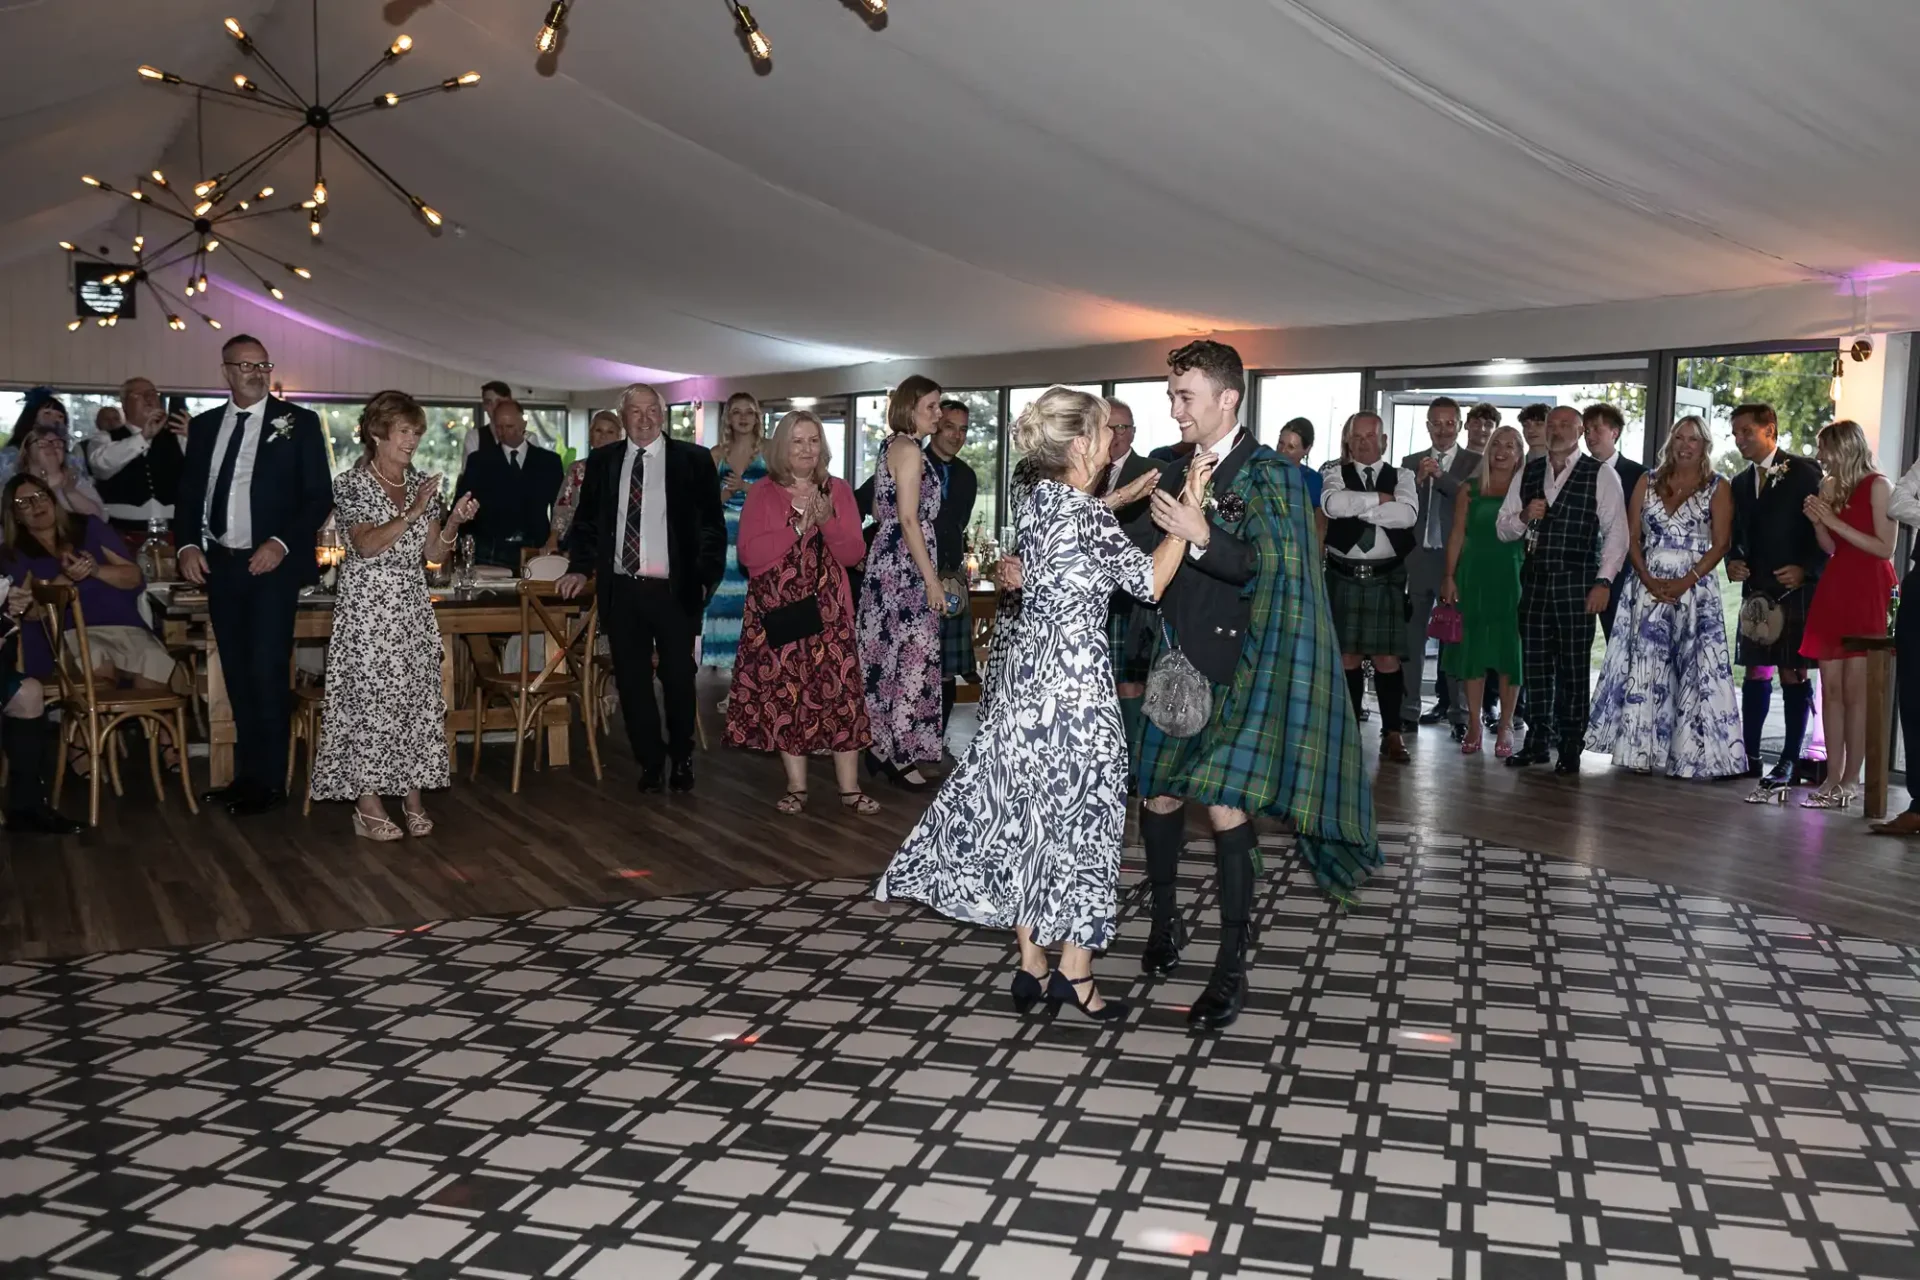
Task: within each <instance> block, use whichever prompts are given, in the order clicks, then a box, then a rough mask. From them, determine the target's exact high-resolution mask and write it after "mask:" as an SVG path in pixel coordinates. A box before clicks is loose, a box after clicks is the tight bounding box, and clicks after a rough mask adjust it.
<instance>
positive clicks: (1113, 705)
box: [874, 387, 1210, 1021]
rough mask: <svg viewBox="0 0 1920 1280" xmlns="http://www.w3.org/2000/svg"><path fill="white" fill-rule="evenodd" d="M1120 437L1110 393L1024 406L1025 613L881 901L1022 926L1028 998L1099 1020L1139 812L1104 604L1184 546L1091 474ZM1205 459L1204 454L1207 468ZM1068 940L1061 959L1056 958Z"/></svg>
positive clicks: (1144, 580) (1107, 1004)
mask: <svg viewBox="0 0 1920 1280" xmlns="http://www.w3.org/2000/svg"><path fill="white" fill-rule="evenodd" d="M1111 439H1112V433H1111V432H1110V431H1109V430H1108V428H1107V407H1106V402H1105V401H1104V400H1101V399H1100V398H1099V397H1097V396H1091V395H1088V394H1086V393H1085V392H1081V391H1071V390H1068V389H1066V388H1064V387H1054V388H1053V389H1051V390H1049V391H1048V392H1046V393H1045V394H1044V395H1042V396H1041V397H1040V398H1039V399H1038V400H1036V401H1034V403H1033V404H1032V405H1031V406H1030V407H1029V408H1028V409H1027V410H1026V411H1025V412H1024V413H1022V414H1021V415H1020V420H1019V421H1018V422H1017V423H1015V424H1014V446H1015V447H1016V448H1017V449H1019V450H1020V451H1021V452H1022V453H1023V454H1024V455H1025V457H1024V458H1023V460H1022V465H1023V467H1026V468H1028V469H1029V470H1030V471H1031V472H1032V473H1033V474H1035V475H1036V477H1037V478H1036V480H1035V482H1034V484H1033V487H1032V489H1031V490H1030V492H1029V494H1028V496H1027V498H1026V500H1025V503H1024V504H1023V509H1022V511H1021V512H1020V518H1019V527H1020V533H1019V536H1018V544H1019V559H1020V565H1021V572H1022V578H1023V590H1022V595H1023V597H1024V598H1023V600H1022V605H1021V612H1020V621H1019V626H1018V628H1017V630H1016V631H1015V632H1014V633H1013V638H1012V640H1011V642H1010V643H1008V644H1007V645H1005V646H1004V648H1002V649H998V650H996V652H999V653H1000V659H999V661H1000V663H1001V665H1003V666H1004V667H1005V670H1004V671H1001V672H998V673H994V674H993V675H992V681H993V683H994V686H995V690H994V697H993V700H992V702H991V704H990V706H989V709H988V711H987V714H986V717H985V720H984V722H983V723H982V724H981V726H980V731H979V732H978V733H977V734H975V735H974V738H973V742H972V743H971V744H970V745H969V746H968V748H967V752H966V755H965V756H964V757H963V758H962V759H961V760H960V762H959V764H958V766H956V767H955V769H954V771H953V772H952V773H951V774H950V775H948V777H947V780H946V782H945V783H944V784H943V785H942V786H941V788H940V793H939V794H938V795H937V796H935V797H934V801H933V804H932V805H931V806H929V807H928V809H927V811H926V813H925V815H924V816H922V817H921V819H920V822H919V823H918V824H917V825H916V826H915V827H914V829H913V831H912V833H911V834H909V835H908V836H907V840H906V843H905V844H903V845H902V846H901V847H900V851H899V852H898V853H897V854H895V855H894V858H893V862H892V864H891V865H890V866H889V867H888V868H887V870H886V872H885V874H883V875H882V876H881V877H880V879H879V882H878V883H877V884H876V885H875V886H874V896H875V897H876V898H878V899H880V900H881V901H889V900H893V899H900V898H909V899H914V900H916V901H920V902H924V903H926V904H927V905H928V906H930V907H932V908H933V909H934V910H936V911H938V912H940V913H941V914H943V915H948V916H952V917H953V918H955V919H957V920H964V921H967V922H968V923H970V924H982V925H988V926H991V927H994V928H1001V929H1005V928H1012V929H1013V930H1014V932H1015V933H1016V935H1018V937H1019V941H1020V968H1019V970H1018V971H1017V972H1016V973H1015V974H1014V976H1013V988H1012V995H1013V1001H1014V1005H1015V1007H1016V1008H1017V1009H1021V1010H1025V1009H1026V1008H1027V1007H1029V1006H1030V1005H1031V1004H1032V1003H1033V1002H1034V1001H1035V1000H1038V999H1041V998H1042V997H1043V995H1044V997H1045V999H1046V1000H1047V1001H1048V1003H1049V1004H1050V1005H1055V1006H1057V1005H1060V1004H1071V1005H1073V1006H1075V1007H1076V1008H1078V1009H1080V1010H1081V1012H1083V1013H1085V1014H1087V1015H1088V1016H1090V1017H1093V1018H1096V1019H1098V1020H1101V1021H1107V1020H1111V1019H1115V1018H1118V1017H1120V1016H1122V1015H1123V1014H1124V1013H1125V1011H1126V1007H1125V1006H1124V1005H1123V1004H1122V1003H1121V1002H1120V1001H1118V1000H1103V999H1102V998H1101V996H1100V994H1099V993H1098V992H1097V991H1095V990H1094V989H1093V974H1092V969H1093V953H1094V952H1095V951H1099V950H1101V949H1103V948H1105V947H1106V946H1107V945H1108V944H1109V943H1110V942H1111V941H1112V940H1113V933H1114V924H1115V915H1116V897H1117V888H1118V883H1119V874H1120V841H1121V837H1122V835H1123V834H1124V832H1125V829H1126V820H1127V790H1126V788H1127V742H1126V737H1125V734H1124V732H1123V730H1122V729H1121V724H1120V704H1119V702H1118V701H1117V699H1116V698H1115V696H1114V686H1113V668H1112V662H1111V659H1110V657H1109V654H1108V649H1107V610H1108V606H1109V604H1110V602H1111V598H1112V595H1113V593H1114V592H1115V591H1116V590H1118V591H1126V592H1128V593H1129V594H1131V595H1133V596H1136V597H1138V598H1139V599H1141V600H1143V601H1147V602H1152V601H1155V600H1157V599H1159V596H1160V592H1161V591H1162V590H1163V589H1164V588H1165V587H1166V585H1167V583H1168V581H1170V580H1171V579H1172V577H1173V573H1174V570H1175V569H1176V568H1178V567H1179V563H1180V559H1181V557H1182V556H1184V555H1185V554H1186V544H1185V543H1183V542H1181V541H1179V540H1178V539H1175V538H1171V537H1170V538H1166V539H1163V540H1162V542H1161V543H1160V545H1159V548H1158V549H1157V550H1156V551H1155V552H1154V553H1153V555H1152V556H1151V557H1149V556H1148V554H1147V553H1146V552H1144V551H1142V550H1140V549H1139V548H1138V547H1136V546H1135V545H1134V544H1133V543H1132V542H1130V541H1129V540H1128V539H1127V536H1126V535H1125V534H1124V533H1122V532H1121V530H1120V526H1119V524H1118V523H1116V522H1115V520H1114V518H1113V513H1112V512H1111V511H1110V510H1108V508H1107V505H1106V504H1105V503H1104V502H1102V501H1101V500H1100V499H1099V498H1096V497H1094V496H1092V494H1091V493H1089V492H1088V490H1089V489H1090V488H1091V487H1092V485H1093V484H1094V483H1095V482H1096V480H1098V479H1099V478H1101V477H1103V476H1104V474H1105V472H1106V463H1107V447H1108V444H1109V442H1110V440H1111ZM1209 471H1210V468H1205V467H1202V468H1198V469H1197V477H1198V478H1197V480H1196V481H1195V484H1196V485H1198V486H1204V484H1205V483H1206V476H1207V474H1208V472H1209ZM1198 492H1199V490H1198V489H1197V488H1195V489H1194V490H1192V491H1190V493H1189V494H1188V500H1189V501H1197V494H1198ZM1055 944H1058V945H1059V946H1060V967H1059V969H1058V970H1057V971H1054V972H1052V973H1051V974H1050V973H1049V967H1048V962H1047V953H1046V948H1047V947H1050V946H1053V945H1055ZM1043 978H1046V979H1048V982H1047V985H1046V986H1045V988H1044V989H1043V987H1042V986H1041V979H1043Z"/></svg>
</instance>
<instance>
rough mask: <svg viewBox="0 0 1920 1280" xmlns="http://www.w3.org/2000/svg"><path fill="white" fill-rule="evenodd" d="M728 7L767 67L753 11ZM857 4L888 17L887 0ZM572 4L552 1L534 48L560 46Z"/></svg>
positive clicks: (731, 1)
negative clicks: (568, 11)
mask: <svg viewBox="0 0 1920 1280" xmlns="http://www.w3.org/2000/svg"><path fill="white" fill-rule="evenodd" d="M726 2H727V9H728V10H729V11H730V12H731V13H732V14H733V25H734V31H735V32H736V33H737V34H738V35H739V37H740V40H741V43H743V44H745V45H746V48H747V53H748V55H749V56H751V57H752V59H753V62H754V65H755V66H757V67H764V66H766V65H767V64H769V63H771V62H772V61H773V42H772V41H771V40H769V39H767V36H766V33H765V32H763V31H762V30H760V24H759V23H758V22H756V21H754V17H753V10H751V9H749V8H747V6H746V5H744V4H741V3H740V0H726ZM846 2H847V3H848V4H849V5H851V6H855V7H857V8H858V9H859V10H860V12H861V13H862V14H863V15H864V16H865V17H866V18H867V20H868V21H869V22H873V21H874V20H876V19H883V18H885V17H886V16H887V0H846ZM572 7H573V0H553V3H551V4H549V5H548V6H547V16H546V17H545V18H544V19H543V20H542V21H541V23H540V33H539V35H537V36H535V37H534V41H533V47H534V51H535V52H537V53H541V54H551V53H554V52H556V51H557V50H558V49H559V47H560V37H561V35H562V34H563V33H564V32H565V31H566V29H567V10H569V9H571V8H572Z"/></svg>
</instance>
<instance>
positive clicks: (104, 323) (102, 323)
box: [94, 316, 107, 329]
mask: <svg viewBox="0 0 1920 1280" xmlns="http://www.w3.org/2000/svg"><path fill="white" fill-rule="evenodd" d="M94 324H96V325H98V326H99V327H100V328H102V329H104V328H106V327H107V318H106V317H105V316H101V317H100V318H99V319H98V320H95V321H94Z"/></svg>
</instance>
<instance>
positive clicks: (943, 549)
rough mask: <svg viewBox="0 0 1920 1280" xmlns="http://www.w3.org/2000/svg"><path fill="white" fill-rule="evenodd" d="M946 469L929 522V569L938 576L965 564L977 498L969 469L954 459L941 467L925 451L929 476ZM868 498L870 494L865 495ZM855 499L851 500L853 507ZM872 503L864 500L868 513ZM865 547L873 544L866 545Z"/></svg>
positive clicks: (936, 476)
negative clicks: (931, 551) (944, 486)
mask: <svg viewBox="0 0 1920 1280" xmlns="http://www.w3.org/2000/svg"><path fill="white" fill-rule="evenodd" d="M942 465H944V466H946V468H947V492H946V495H945V496H944V497H942V498H941V499H940V514H939V515H937V516H935V517H934V518H933V544H934V546H933V549H934V551H935V553H936V554H935V556H934V560H933V567H934V568H935V569H937V570H939V571H940V572H941V573H958V572H960V566H961V565H963V564H965V563H966V561H967V523H968V522H969V521H970V520H972V519H973V504H974V500H975V499H976V498H977V497H978V496H979V492H980V480H979V477H977V476H975V475H974V473H973V468H972V467H970V466H968V465H967V464H966V463H964V462H962V461H961V460H960V458H959V456H958V455H955V457H954V459H953V461H952V462H949V463H945V464H943V463H941V461H940V460H939V459H938V458H936V457H934V456H933V450H931V449H929V450H927V467H928V469H929V470H931V471H932V472H933V478H934V479H936V480H938V479H939V478H940V468H941V466H942ZM868 492H869V494H871V492H872V491H871V490H869V491H868ZM859 501H860V500H859V498H858V497H856V498H855V499H854V502H855V504H856V505H857V504H858V503H859ZM872 508H873V499H872V498H871V497H869V498H868V499H867V509H868V512H869V513H870V512H871V511H872ZM867 545H868V546H872V545H873V544H872V543H871V542H869V543H868V544H867Z"/></svg>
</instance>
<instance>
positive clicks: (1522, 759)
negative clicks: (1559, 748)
mask: <svg viewBox="0 0 1920 1280" xmlns="http://www.w3.org/2000/svg"><path fill="white" fill-rule="evenodd" d="M1546 762H1547V744H1546V743H1544V742H1541V741H1539V740H1537V739H1534V740H1529V741H1527V742H1526V743H1523V744H1522V745H1521V747H1520V749H1519V750H1518V751H1516V752H1514V753H1513V754H1512V755H1510V756H1508V757H1507V768H1509V769H1522V768H1525V767H1526V766H1527V765H1530V764H1545V763H1546Z"/></svg>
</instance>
